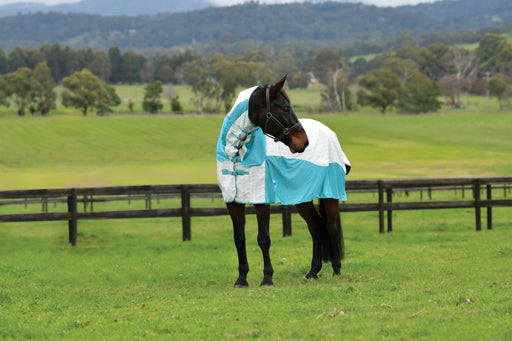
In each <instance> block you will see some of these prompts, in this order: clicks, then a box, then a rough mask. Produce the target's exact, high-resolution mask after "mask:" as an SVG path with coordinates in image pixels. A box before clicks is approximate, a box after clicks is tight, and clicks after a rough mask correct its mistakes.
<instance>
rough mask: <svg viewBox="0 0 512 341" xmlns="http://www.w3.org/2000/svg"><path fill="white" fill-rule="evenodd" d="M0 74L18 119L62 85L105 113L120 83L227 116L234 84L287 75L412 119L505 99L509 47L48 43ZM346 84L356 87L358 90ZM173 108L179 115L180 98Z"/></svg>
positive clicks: (341, 103)
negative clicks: (152, 50) (470, 100)
mask: <svg viewBox="0 0 512 341" xmlns="http://www.w3.org/2000/svg"><path fill="white" fill-rule="evenodd" d="M0 73H2V74H3V75H2V76H1V77H0V103H1V104H3V105H8V104H14V105H15V106H16V107H17V111H18V114H19V115H24V114H25V111H26V110H27V109H28V110H30V112H32V113H36V112H38V113H41V114H42V115H46V114H48V113H49V112H50V110H51V109H53V108H54V107H55V103H56V100H57V96H56V94H55V91H54V88H55V86H56V84H61V85H62V87H63V89H64V90H63V93H62V96H61V97H62V104H63V105H65V106H73V107H77V108H80V110H81V111H82V113H83V114H87V112H88V111H89V110H90V109H91V108H94V109H95V110H96V111H97V113H98V114H100V115H103V114H106V113H108V112H109V111H110V110H111V109H110V108H112V107H114V106H116V105H119V102H120V101H119V97H118V96H117V94H116V93H115V88H114V87H112V86H111V85H114V84H121V83H122V84H132V83H146V84H148V85H147V87H146V91H147V93H146V94H145V95H148V96H147V98H148V99H147V103H146V106H145V107H144V110H145V111H148V112H157V111H158V110H161V104H158V103H159V99H158V97H159V95H160V94H161V92H162V91H161V86H162V84H166V83H172V84H186V85H190V86H191V88H192V90H193V91H194V93H195V95H196V98H197V111H198V112H209V111H211V112H222V111H227V110H229V108H230V106H231V105H232V103H233V100H234V97H235V96H236V92H237V89H238V88H239V87H249V86H252V85H254V84H264V83H270V82H273V81H274V80H275V79H276V78H277V77H280V76H282V75H283V74H288V75H289V81H288V86H289V87H291V88H305V87H307V86H308V85H310V84H311V83H312V82H319V83H321V84H323V85H324V87H325V91H324V92H323V95H322V97H323V101H322V106H323V110H326V111H331V112H333V111H338V112H341V111H349V110H350V111H355V110H357V108H358V107H359V106H366V105H369V106H373V107H375V108H378V109H379V110H380V111H381V112H383V113H384V112H386V111H387V110H389V108H390V107H394V108H396V109H397V110H399V111H402V112H409V113H415V112H430V111H437V110H438V109H439V108H440V106H441V103H440V100H439V99H440V96H441V95H442V94H444V95H445V96H446V97H448V98H449V99H450V103H451V104H452V105H453V106H454V107H460V106H461V103H460V95H461V93H463V92H470V93H475V94H483V93H485V92H486V91H489V92H490V94H491V95H494V96H496V97H497V98H498V99H499V100H500V101H502V100H504V99H505V98H507V97H508V96H509V94H510V77H511V76H512V44H511V43H509V42H508V41H507V39H506V38H505V37H504V36H502V35H498V34H486V35H485V36H484V37H483V38H482V40H480V42H479V45H478V48H477V49H476V50H474V51H468V50H465V49H462V48H456V47H450V46H448V45H445V44H442V43H439V44H432V45H429V46H427V47H419V46H406V47H403V48H400V49H397V50H395V51H393V52H389V53H383V54H380V55H377V56H376V57H374V58H372V59H370V60H368V59H366V58H363V57H359V58H355V59H346V58H343V56H342V54H341V53H340V50H339V49H338V50H336V49H332V48H331V49H322V50H319V51H317V52H316V53H314V54H312V55H311V56H310V57H309V58H305V59H303V60H297V59H296V58H294V57H293V56H292V55H291V54H290V53H286V52H284V53H282V54H279V55H274V56H269V55H268V54H266V53H265V52H263V51H262V50H249V51H247V52H245V53H244V54H241V55H236V54H229V55H226V54H218V53H217V54H211V55H204V56H201V55H199V54H197V53H193V52H191V51H185V52H180V53H175V54H172V55H167V54H161V55H156V56H154V57H153V58H152V59H146V58H145V57H144V56H143V55H139V54H136V53H134V52H132V51H126V52H121V49H120V48H119V47H117V46H114V47H111V48H110V49H109V50H108V51H107V52H105V51H92V50H91V49H86V50H77V51H74V50H72V49H70V48H68V47H66V48H62V47H60V45H59V44H53V45H43V46H42V47H41V48H40V49H39V50H35V49H22V48H19V47H18V48H16V49H14V50H12V51H11V52H10V53H9V54H8V55H6V54H5V53H3V51H2V50H0ZM352 85H358V86H357V88H358V90H357V92H355V93H353V91H352V90H351V89H353V88H354V87H353V86H352ZM145 98H146V96H145ZM174 106H175V108H176V110H177V111H179V108H180V103H179V101H178V99H177V98H175V99H174ZM174 106H173V107H174Z"/></svg>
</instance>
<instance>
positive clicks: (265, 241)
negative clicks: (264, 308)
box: [254, 204, 274, 286]
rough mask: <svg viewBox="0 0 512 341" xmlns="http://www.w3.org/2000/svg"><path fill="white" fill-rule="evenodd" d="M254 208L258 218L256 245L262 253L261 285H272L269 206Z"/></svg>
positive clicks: (272, 270)
mask: <svg viewBox="0 0 512 341" xmlns="http://www.w3.org/2000/svg"><path fill="white" fill-rule="evenodd" d="M254 207H255V208H256V218H257V220H258V245H259V246H260V249H261V252H262V253H263V281H261V286H273V285H274V282H272V275H273V274H274V269H273V268H272V262H271V261H270V228H269V225H270V206H269V205H263V204H261V205H254Z"/></svg>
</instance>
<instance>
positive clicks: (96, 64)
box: [90, 51, 112, 82]
mask: <svg viewBox="0 0 512 341" xmlns="http://www.w3.org/2000/svg"><path fill="white" fill-rule="evenodd" d="M90 70H91V72H92V73H93V74H94V75H95V76H96V77H98V78H99V79H101V80H102V81H104V82H106V81H108V80H109V78H110V74H111V73H112V64H111V63H110V58H109V56H108V54H106V53H105V52H104V51H96V52H94V55H93V60H92V62H91V65H90Z"/></svg>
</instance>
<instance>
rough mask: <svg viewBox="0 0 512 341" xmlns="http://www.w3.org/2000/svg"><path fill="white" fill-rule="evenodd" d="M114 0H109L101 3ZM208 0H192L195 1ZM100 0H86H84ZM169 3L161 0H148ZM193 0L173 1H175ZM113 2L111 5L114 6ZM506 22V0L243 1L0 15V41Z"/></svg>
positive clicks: (284, 33)
mask: <svg viewBox="0 0 512 341" xmlns="http://www.w3.org/2000/svg"><path fill="white" fill-rule="evenodd" d="M117 1H123V3H127V2H128V1H134V0H112V1H111V2H109V4H108V5H107V4H105V6H111V5H112V4H113V3H116V2H117ZM204 1H206V0H195V3H197V4H198V5H200V4H201V3H204ZM92 2H105V1H104V0H87V1H84V2H83V3H84V4H85V3H92ZM152 2H162V3H164V2H169V3H171V1H166V0H146V1H145V2H144V3H145V4H146V5H148V6H149V4H150V3H152ZM185 2H187V3H194V0H180V1H175V0H173V1H172V3H173V4H174V5H178V4H180V3H185ZM112 6H113V5H112ZM511 22H512V1H510V0H486V1H481V0H452V1H440V2H435V3H430V4H421V5H416V6H401V7H396V8H381V7H376V6H369V5H363V4H353V3H340V2H321V3H311V2H304V3H291V4H281V5H265V4H259V3H258V2H248V3H245V4H243V5H236V6H229V7H208V8H204V9H200V10H196V11H191V12H184V13H174V14H160V15H155V16H135V17H133V16H99V15H89V14H64V13H53V12H52V13H36V14H30V15H17V16H12V17H5V18H0V44H1V45H0V46H1V47H2V48H3V49H5V50H8V49H9V47H10V48H13V47H14V46H21V47H34V48H39V47H40V46H41V45H42V44H44V43H49V44H52V43H56V42H58V43H59V44H61V45H63V46H65V45H67V46H70V47H71V48H75V49H76V48H85V47H92V48H93V49H107V48H108V47H110V46H113V45H117V46H119V47H121V48H130V49H138V50H141V49H150V48H170V47H179V46H190V45H191V44H192V43H194V42H199V43H208V42H211V41H223V42H228V43H229V42H238V41H250V40H254V41H261V42H271V41H274V42H275V41H283V40H303V41H304V40H310V41H324V40H343V39H346V40H353V39H357V40H362V41H367V42H379V41H385V40H388V39H389V38H391V37H395V36H398V35H400V34H403V33H404V32H410V33H411V34H412V35H413V36H420V35H422V34H427V33H431V32H438V33H447V32H455V31H457V30H461V29H469V30H478V29H480V28H483V27H489V26H496V25H500V24H503V23H511Z"/></svg>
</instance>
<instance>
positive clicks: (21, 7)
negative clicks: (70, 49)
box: [0, 0, 213, 17]
mask: <svg viewBox="0 0 512 341" xmlns="http://www.w3.org/2000/svg"><path fill="white" fill-rule="evenodd" d="M211 6H213V4H212V3H211V1H209V0H144V1H141V0H83V1H80V2H77V3H68V4H60V5H54V6H48V5H44V4H41V3H36V2H23V3H11V4H7V5H4V6H0V17H6V16H12V15H18V14H34V13H47V12H60V13H85V14H95V15H103V16H121V15H128V16H137V15H155V14H160V13H178V12H188V11H194V10H198V9H204V8H208V7H211Z"/></svg>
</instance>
